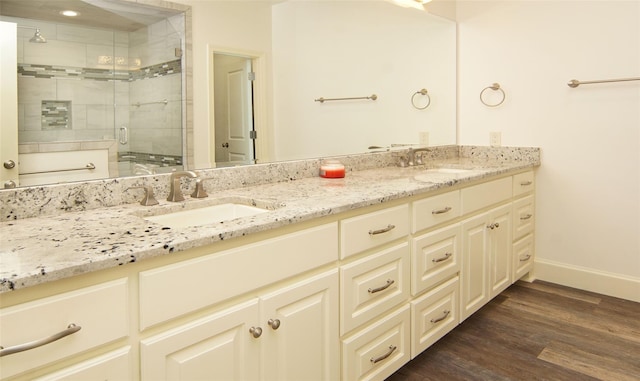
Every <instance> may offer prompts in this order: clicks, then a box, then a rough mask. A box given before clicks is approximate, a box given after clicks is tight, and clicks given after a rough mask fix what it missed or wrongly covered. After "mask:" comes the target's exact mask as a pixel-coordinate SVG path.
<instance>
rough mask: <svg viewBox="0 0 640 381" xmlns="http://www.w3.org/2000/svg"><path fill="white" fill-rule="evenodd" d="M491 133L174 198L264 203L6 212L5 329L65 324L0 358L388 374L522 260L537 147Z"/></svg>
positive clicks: (13, 337)
mask: <svg viewBox="0 0 640 381" xmlns="http://www.w3.org/2000/svg"><path fill="white" fill-rule="evenodd" d="M498 151H499V152H498ZM498 151H491V150H488V151H482V152H483V154H482V155H475V154H477V153H478V152H480V151H473V150H472V153H473V152H475V154H474V155H468V156H464V153H463V152H466V151H464V150H463V149H462V148H460V150H459V151H457V152H458V155H457V156H452V157H444V158H440V159H438V160H428V161H426V162H427V164H425V165H421V166H415V167H407V168H400V167H397V166H384V167H377V168H368V169H360V168H357V165H355V164H352V165H350V163H349V159H348V158H346V159H345V160H344V161H346V162H347V168H348V169H349V168H351V170H348V172H347V175H346V177H345V178H343V179H323V178H320V177H317V176H314V177H305V178H301V179H297V180H295V181H280V182H273V183H265V184H261V185H252V186H246V187H242V188H230V189H225V190H220V191H218V190H216V189H217V188H216V187H215V186H213V184H211V186H209V187H207V191H208V193H209V197H208V198H206V199H202V200H194V199H189V198H188V197H187V201H185V202H183V203H181V204H179V205H180V206H179V207H180V208H191V207H197V206H199V205H205V204H206V205H210V204H212V203H215V202H217V201H216V200H224V201H225V202H228V201H229V200H235V201H236V202H240V201H242V200H245V201H246V200H251V201H249V202H250V203H252V204H253V205H258V206H263V207H264V208H266V209H267V212H265V213H260V214H257V215H253V216H249V217H241V218H237V219H232V220H229V221H224V222H215V223H211V224H204V225H200V226H193V227H184V228H174V229H170V228H167V227H166V226H163V225H161V224H157V223H154V222H151V221H149V220H146V219H145V216H147V215H152V214H154V213H157V212H154V210H165V209H166V210H169V209H171V208H173V209H171V210H175V208H177V207H176V206H175V205H170V203H167V202H166V201H161V203H160V205H157V206H152V207H145V206H140V205H137V204H133V205H132V204H127V205H121V206H114V207H110V208H101V209H95V210H87V211H82V212H68V213H62V214H57V215H52V216H43V217H34V218H26V219H17V220H15V221H10V222H3V223H2V231H3V243H2V246H1V248H2V251H1V254H0V255H2V257H1V258H2V267H3V269H2V270H1V271H3V273H2V277H4V279H3V281H2V289H1V291H2V293H0V298H1V300H2V302H1V303H2V305H1V307H2V308H1V309H0V329H1V331H0V332H1V334H0V340H1V342H0V345H2V346H4V348H5V349H7V348H11V347H13V346H15V345H19V344H23V343H28V342H31V341H34V340H39V339H42V338H47V337H49V336H51V335H53V334H55V333H58V332H62V333H63V335H66V336H65V337H63V338H61V339H59V340H56V341H53V342H52V343H50V344H47V345H43V346H40V347H38V348H35V349H31V350H27V351H23V352H19V353H14V354H9V355H6V356H3V357H1V358H0V369H1V370H0V376H1V378H2V379H13V378H16V379H18V378H19V379H39V380H40V379H41V380H58V379H93V378H96V379H97V378H98V377H99V378H100V379H114V380H116V379H117V380H123V379H142V380H160V379H184V380H190V379H198V378H200V379H201V378H203V376H202V375H206V378H207V379H225V380H231V379H235V380H252V379H255V380H258V379H263V380H299V379H318V380H383V379H384V378H386V377H388V376H389V375H391V374H392V373H393V372H394V371H396V370H397V369H398V368H400V367H401V366H402V365H403V364H405V363H406V362H408V361H409V360H410V359H411V358H413V357H415V356H417V355H418V354H419V353H421V352H422V351H424V350H425V349H426V348H428V347H429V346H430V345H432V344H433V343H434V342H436V341H437V340H438V339H439V338H441V337H442V336H443V335H444V334H446V333H447V332H449V331H450V330H452V329H454V328H455V327H456V326H457V325H458V324H459V323H460V322H462V321H463V320H464V319H466V318H467V317H468V316H470V315H471V314H473V313H474V312H475V311H477V310H478V309H479V308H480V307H482V306H483V305H484V304H486V303H487V302H488V301H489V300H491V298H493V297H494V296H496V295H498V294H499V293H500V292H501V291H503V290H504V289H505V288H507V287H508V286H509V285H510V284H512V283H513V282H515V281H516V280H518V279H520V278H522V277H523V276H526V275H527V274H529V273H530V272H531V271H532V268H533V261H534V239H533V237H534V223H535V213H534V205H535V199H534V190H535V176H534V169H535V167H536V166H538V165H540V161H539V151H538V150H536V149H523V150H518V149H512V150H511V151H507V150H506V149H503V150H498ZM505 152H507V153H508V154H507V155H505ZM523 152H524V153H523ZM385 155H391V154H390V153H387V154H385ZM361 159H362V158H357V160H356V159H354V163H355V162H359V161H361ZM292 165H293V164H292ZM353 168H356V169H357V170H353ZM214 173H215V172H211V173H210V174H214ZM201 175H202V176H203V177H204V175H206V174H201ZM165 180H166V178H165ZM184 185H185V189H186V188H187V187H189V186H190V185H188V184H187V183H186V182H185V183H184ZM185 194H188V193H187V192H185ZM161 198H162V197H159V199H161ZM243 202H244V201H243ZM172 204H175V203H172ZM194 205H195V206H194ZM154 208H155V209H154ZM167 208H169V209H167ZM74 229H75V230H74ZM5 232H6V233H5ZM29 232H30V233H29ZM4 234H8V235H9V237H11V238H10V239H5V236H4ZM37 263H40V266H41V267H40V269H41V274H40V275H38V274H37V273H36V272H37V271H38V270H34V268H35V267H38V265H37ZM5 271H11V272H13V273H15V276H11V275H10V276H7V275H6V273H5ZM34 271H35V272H34ZM38 276H40V278H38ZM78 327H80V329H78Z"/></svg>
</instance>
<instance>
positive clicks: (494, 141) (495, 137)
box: [489, 131, 502, 147]
mask: <svg viewBox="0 0 640 381" xmlns="http://www.w3.org/2000/svg"><path fill="white" fill-rule="evenodd" d="M501 140H502V134H501V133H500V131H492V132H490V133H489V145H490V146H491V147H500V145H501V144H502V142H501Z"/></svg>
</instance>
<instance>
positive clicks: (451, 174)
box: [414, 168, 478, 183]
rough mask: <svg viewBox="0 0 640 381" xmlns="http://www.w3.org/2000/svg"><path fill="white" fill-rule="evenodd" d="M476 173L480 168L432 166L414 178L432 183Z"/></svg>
mask: <svg viewBox="0 0 640 381" xmlns="http://www.w3.org/2000/svg"><path fill="white" fill-rule="evenodd" d="M475 173H478V170H476V169H467V168H430V169H427V170H425V171H424V172H422V173H421V174H419V175H416V176H414V179H416V180H418V181H422V182H426V183H432V182H438V181H443V180H447V181H448V180H452V179H459V178H462V177H466V176H469V175H472V174H475Z"/></svg>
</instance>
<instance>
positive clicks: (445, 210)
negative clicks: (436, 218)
mask: <svg viewBox="0 0 640 381" xmlns="http://www.w3.org/2000/svg"><path fill="white" fill-rule="evenodd" d="M449 211H451V207H450V206H445V207H444V208H442V209H434V210H432V211H431V214H444V213H447V212H449Z"/></svg>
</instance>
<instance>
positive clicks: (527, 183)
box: [520, 180, 533, 187]
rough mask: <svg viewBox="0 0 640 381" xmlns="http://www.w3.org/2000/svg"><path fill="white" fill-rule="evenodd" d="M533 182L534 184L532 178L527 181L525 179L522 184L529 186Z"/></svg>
mask: <svg viewBox="0 0 640 381" xmlns="http://www.w3.org/2000/svg"><path fill="white" fill-rule="evenodd" d="M531 184H533V181H531V180H527V181H523V182H521V183H520V186H523V187H527V186H529V185H531Z"/></svg>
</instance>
